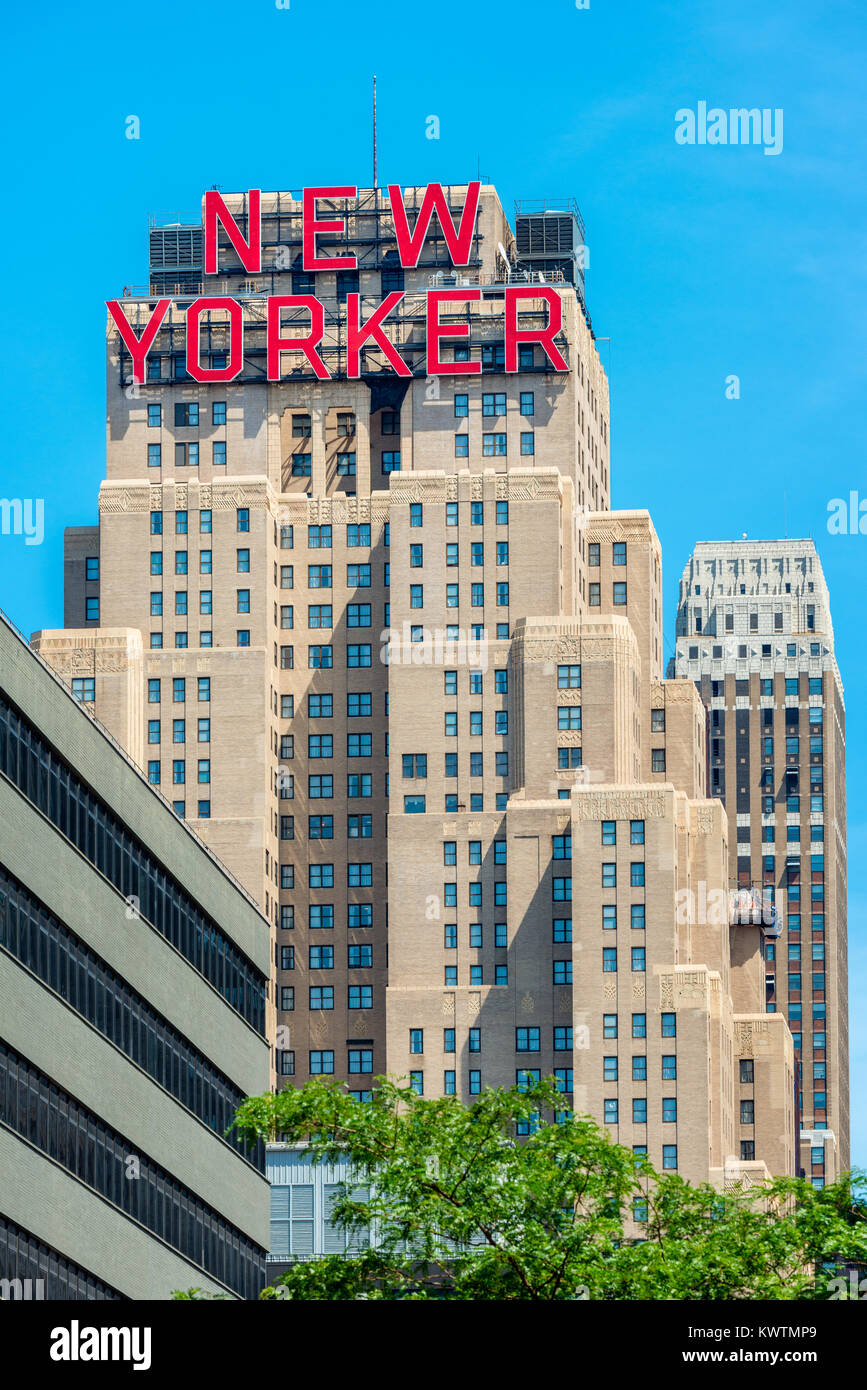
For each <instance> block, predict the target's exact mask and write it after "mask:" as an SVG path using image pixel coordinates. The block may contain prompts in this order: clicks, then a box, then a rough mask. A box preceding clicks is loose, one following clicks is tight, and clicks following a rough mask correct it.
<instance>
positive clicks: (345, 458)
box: [337, 453, 399, 478]
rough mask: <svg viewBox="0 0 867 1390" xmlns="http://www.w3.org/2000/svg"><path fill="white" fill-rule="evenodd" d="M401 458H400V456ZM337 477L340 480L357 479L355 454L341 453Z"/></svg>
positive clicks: (338, 460)
mask: <svg viewBox="0 0 867 1390" xmlns="http://www.w3.org/2000/svg"><path fill="white" fill-rule="evenodd" d="M398 457H399V456H398ZM384 464H385V455H384V454H383V472H385V467H384ZM337 475H338V477H340V478H354V477H355V454H354V453H341V454H338V455H337Z"/></svg>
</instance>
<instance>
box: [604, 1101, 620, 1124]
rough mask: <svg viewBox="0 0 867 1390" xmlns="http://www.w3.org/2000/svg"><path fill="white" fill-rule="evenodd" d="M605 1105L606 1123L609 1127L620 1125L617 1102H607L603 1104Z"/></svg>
mask: <svg viewBox="0 0 867 1390" xmlns="http://www.w3.org/2000/svg"><path fill="white" fill-rule="evenodd" d="M603 1105H604V1119H605V1123H606V1124H607V1125H616V1124H617V1123H618V1118H617V1115H618V1104H617V1101H616V1100H606V1101H604V1102H603Z"/></svg>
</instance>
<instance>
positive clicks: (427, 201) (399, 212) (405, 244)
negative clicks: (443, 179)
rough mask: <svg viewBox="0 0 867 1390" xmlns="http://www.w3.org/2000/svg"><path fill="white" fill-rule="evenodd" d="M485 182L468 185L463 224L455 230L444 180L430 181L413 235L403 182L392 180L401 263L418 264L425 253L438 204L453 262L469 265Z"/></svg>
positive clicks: (389, 190) (390, 185) (441, 223)
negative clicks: (422, 251) (427, 238)
mask: <svg viewBox="0 0 867 1390" xmlns="http://www.w3.org/2000/svg"><path fill="white" fill-rule="evenodd" d="M481 186H482V185H481V184H480V183H470V184H468V185H467V201H466V202H465V203H464V206H463V208H462V210H461V225H460V227H459V229H458V231H457V233H455V224H454V222H453V221H452V215H451V213H450V212H449V204H448V198H447V197H446V195H445V192H444V191H443V186H442V184H441V183H429V184H428V185H427V187H426V188H425V191H424V198H423V199H422V204H421V207H420V209H419V213H418V217H417V218H416V219H415V227H414V229H413V233H412V236H410V232H409V224H408V222H407V220H406V208H405V207H404V205H403V194H402V193H401V191H400V185H399V184H396V183H390V184H389V185H388V196H389V199H390V201H391V215H392V217H393V218H394V231H395V236H396V237H397V251H398V255H399V256H400V263H401V265H403V266H417V265H418V258H419V256H420V255H421V248H422V246H423V245H424V239H425V237H426V236H427V229H428V226H429V224H430V220H431V214H432V213H433V211H434V208H436V214H437V221H438V222H439V224H440V226H441V227H442V231H443V236H444V237H445V240H446V245H447V246H448V248H449V255H450V256H451V258H452V265H469V263H470V250H471V248H472V244H473V230H474V228H475V225H476V212H477V210H478V206H479V189H480V188H481Z"/></svg>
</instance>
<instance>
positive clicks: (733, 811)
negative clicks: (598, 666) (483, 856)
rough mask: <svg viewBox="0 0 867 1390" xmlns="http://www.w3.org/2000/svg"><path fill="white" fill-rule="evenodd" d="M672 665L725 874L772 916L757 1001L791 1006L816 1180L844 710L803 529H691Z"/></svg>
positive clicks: (838, 1117)
mask: <svg viewBox="0 0 867 1390" xmlns="http://www.w3.org/2000/svg"><path fill="white" fill-rule="evenodd" d="M672 669H673V673H674V674H676V675H677V676H680V677H684V678H687V679H690V680H693V681H694V682H695V683H696V685H697V687H698V689H699V690H700V692H701V696H702V700H703V701H704V704H705V705H706V707H707V709H708V724H709V739H710V744H709V750H708V751H709V767H710V791H711V795H712V796H714V797H718V798H720V799H721V800H722V801H723V803H724V804H725V806H726V809H727V811H728V816H729V825H730V838H729V873H730V877H731V879H732V881H733V882H735V881H736V882H737V883H738V884H739V885H741V886H749V885H756V886H758V885H761V889H762V891H763V893H764V894H765V895H766V897H768V898H769V899H771V900H773V901H774V902H775V905H776V911H777V914H778V915H779V917H780V919H781V921H782V923H783V926H784V931H783V933H782V935H781V936H780V938H779V941H777V942H774V941H768V942H767V943H766V946H765V1006H764V1007H765V1009H766V1011H767V1013H768V1015H770V1016H773V1015H774V1014H779V1013H782V1014H785V1016H786V1018H787V1019H788V1021H789V1026H790V1028H791V1031H792V1036H793V1039H794V1047H795V1066H796V1073H797V1104H798V1109H799V1112H800V1124H801V1143H800V1163H801V1167H802V1169H803V1170H804V1172H805V1173H806V1175H807V1176H808V1177H812V1179H813V1181H814V1182H815V1183H817V1184H821V1183H822V1182H824V1181H825V1180H826V1179H830V1178H832V1177H834V1176H835V1174H836V1173H838V1172H839V1171H841V1170H845V1169H846V1168H847V1167H848V1164H849V1033H848V964H847V955H848V932H847V906H846V778H845V772H846V715H845V709H844V705H843V687H842V684H841V681H840V673H839V670H838V667H837V661H836V658H835V656H834V630H833V627H832V623H831V610H830V599H829V595H828V589H827V585H826V583H825V579H824V575H823V573H822V566H821V563H820V560H819V556H818V554H817V553H816V548H815V546H814V544H813V542H812V541H811V540H771V541H750V540H744V541H734V542H721V543H712V542H702V543H701V544H699V545H697V546H696V547H695V550H694V551H693V554H692V555H691V557H690V559H689V561H688V562H687V565H686V568H685V569H684V572H683V576H682V578H681V582H680V601H679V606H678V615H677V655H676V658H675V659H674V661H673V662H672ZM745 1132H746V1131H745Z"/></svg>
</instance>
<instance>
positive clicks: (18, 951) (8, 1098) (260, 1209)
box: [0, 619, 269, 1299]
mask: <svg viewBox="0 0 867 1390" xmlns="http://www.w3.org/2000/svg"><path fill="white" fill-rule="evenodd" d="M43 643H44V644H45V645H46V646H50V647H51V654H52V658H53V660H54V662H55V663H56V664H57V665H58V666H60V667H61V669H62V670H63V671H64V673H65V674H66V675H67V677H68V678H69V679H71V681H72V683H73V689H74V690H75V693H76V697H77V698H73V695H72V694H71V693H70V691H69V689H68V688H67V687H66V686H65V685H64V684H63V682H62V681H61V680H59V679H58V678H57V676H56V675H55V674H54V672H53V671H52V670H51V669H50V667H49V666H47V665H46V664H45V663H44V662H43V661H42V660H40V658H39V657H38V656H37V655H36V654H35V652H34V651H33V650H32V649H31V648H30V647H28V645H27V643H26V642H25V641H24V640H23V639H22V638H21V637H20V636H19V635H18V634H17V632H15V630H14V629H13V628H12V627H11V626H10V625H9V623H8V622H7V621H6V620H5V619H3V620H2V621H0V822H2V825H3V834H2V841H0V1015H2V1026H0V1170H2V1175H3V1179H2V1184H0V1275H2V1278H3V1279H4V1280H7V1279H8V1280H10V1281H11V1283H10V1286H9V1288H10V1293H9V1295H8V1296H12V1297H15V1296H19V1297H33V1298H46V1299H79V1298H97V1299H115V1298H134V1299H150V1298H157V1299H164V1298H169V1297H170V1296H171V1293H172V1290H173V1289H177V1288H188V1287H190V1286H191V1285H198V1286H199V1287H202V1288H205V1289H208V1290H211V1291H213V1292H222V1293H230V1294H234V1295H236V1296H238V1297H241V1298H249V1297H255V1296H256V1295H257V1293H258V1290H259V1289H260V1288H261V1286H262V1283H263V1282H264V1259H265V1250H266V1249H267V1243H268V1242H267V1231H268V1185H267V1182H266V1180H265V1177H264V1153H263V1152H252V1153H250V1152H248V1151H247V1150H246V1149H242V1148H241V1147H240V1146H239V1145H238V1144H237V1143H234V1142H231V1141H229V1140H227V1139H225V1138H224V1137H223V1132H224V1130H225V1129H226V1127H227V1125H228V1124H229V1122H230V1120H231V1118H232V1115H233V1113H234V1110H235V1108H236V1107H237V1105H238V1103H239V1101H240V1100H241V1099H242V1098H243V1097H244V1096H245V1095H246V1094H248V1093H249V1092H251V1091H254V1092H256V1091H261V1090H262V1089H264V1088H265V1086H266V1085H267V1080H268V1047H267V1042H266V1040H265V1037H264V1022H265V987H266V983H267V975H268V970H269V934H268V925H267V923H266V922H265V921H264V920H263V918H262V916H261V914H260V913H259V911H258V909H257V908H256V906H255V904H254V903H253V902H252V901H251V900H250V899H249V897H248V896H247V894H246V893H245V892H244V891H243V890H242V889H241V887H240V885H238V884H237V883H235V882H234V881H233V880H232V879H231V877H230V876H229V875H228V873H227V872H226V870H225V869H224V868H223V867H222V866H221V865H220V864H219V863H218V862H217V861H216V859H215V858H214V857H213V855H211V854H209V853H208V851H207V850H206V848H205V847H204V845H203V844H202V843H201V841H200V840H199V839H198V838H197V837H196V836H195V835H193V834H191V833H189V831H188V830H187V829H186V828H185V827H183V826H182V825H180V824H179V823H178V820H177V817H176V816H175V815H173V813H172V810H171V808H170V807H169V806H167V805H166V803H165V802H164V801H163V800H162V798H161V797H159V796H158V795H157V793H156V792H155V790H154V789H153V788H152V787H150V786H148V784H147V781H146V780H145V778H144V777H143V776H142V774H141V772H140V771H139V770H138V768H136V767H135V766H134V765H133V764H132V762H131V761H130V760H129V758H128V757H127V756H126V755H125V754H124V752H123V751H122V749H121V748H119V747H118V746H117V745H116V744H115V743H114V741H113V740H112V739H111V738H110V737H109V736H108V735H107V734H106V732H105V731H104V730H103V729H101V728H100V727H99V725H98V724H96V722H95V721H94V720H93V719H92V718H90V717H89V716H88V714H87V713H86V712H85V710H84V709H82V708H81V705H80V704H79V703H78V702H77V699H81V700H87V701H88V703H90V702H91V700H90V697H91V694H92V691H91V688H90V687H91V685H92V682H93V680H94V679H97V680H99V679H101V673H102V672H103V670H105V671H108V672H111V673H112V676H113V678H116V679H117V680H118V681H126V682H128V683H129V687H130V690H131V692H132V694H133V696H134V697H135V699H136V700H137V704H138V707H139V713H141V707H142V705H143V695H142V664H141V637H140V635H139V633H138V632H131V631H128V632H125V633H102V632H100V631H96V632H89V633H83V634H80V636H79V637H78V638H77V639H76V646H75V648H74V649H73V648H72V645H71V644H70V643H69V642H68V641H67V642H66V646H65V649H64V650H63V652H61V650H60V648H61V646H62V642H61V641H59V640H55V641H54V642H53V643H52V642H51V640H50V639H49V638H48V637H45V636H43V635H41V634H36V638H35V645H36V646H40V645H42V644H43ZM121 652H125V655H124V656H121ZM79 669H81V670H84V671H88V670H89V671H95V672H96V673H97V675H96V676H95V677H94V676H93V675H84V676H82V677H78V676H76V675H73V674H72V673H73V672H74V671H76V670H79ZM18 1280H20V1281H22V1283H21V1287H20V1288H18V1287H17V1285H16V1281H18ZM28 1280H30V1281H31V1282H30V1284H28V1283H27V1281H28ZM5 1288H6V1285H5V1284H4V1289H5ZM4 1296H7V1295H6V1294H5V1293H4Z"/></svg>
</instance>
